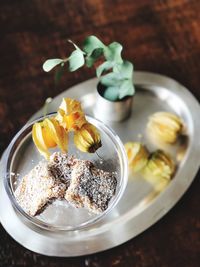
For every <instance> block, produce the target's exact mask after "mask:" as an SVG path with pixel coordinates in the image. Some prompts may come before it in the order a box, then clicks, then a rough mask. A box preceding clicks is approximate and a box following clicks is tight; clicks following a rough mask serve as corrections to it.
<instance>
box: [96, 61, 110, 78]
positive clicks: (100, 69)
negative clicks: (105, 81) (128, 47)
mask: <svg viewBox="0 0 200 267" xmlns="http://www.w3.org/2000/svg"><path fill="white" fill-rule="evenodd" d="M112 67H113V63H112V62H111V61H106V62H104V63H102V64H101V65H99V66H98V67H97V69H96V74H97V77H98V78H99V77H100V76H101V75H102V73H103V72H104V71H107V70H109V69H111V68H112Z"/></svg>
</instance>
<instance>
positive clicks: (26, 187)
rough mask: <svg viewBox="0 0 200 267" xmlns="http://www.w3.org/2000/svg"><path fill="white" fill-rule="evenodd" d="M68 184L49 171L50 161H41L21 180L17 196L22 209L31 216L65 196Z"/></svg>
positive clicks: (16, 192)
mask: <svg viewBox="0 0 200 267" xmlns="http://www.w3.org/2000/svg"><path fill="white" fill-rule="evenodd" d="M66 188H67V184H66V183H64V182H63V181H61V180H60V179H57V177H55V176H54V175H52V171H49V167H48V163H46V162H43V161H41V162H39V164H38V165H36V166H35V167H34V168H33V169H32V170H31V171H30V172H29V173H28V174H27V175H25V176H24V177H23V178H22V180H21V181H20V184H19V186H18V187H17V189H16V191H15V197H16V200H17V202H18V203H19V205H20V206H21V207H22V209H23V210H24V211H25V212H26V213H28V214H29V215H31V216H35V215H37V214H39V213H40V212H41V211H42V210H43V208H44V207H45V206H46V205H47V204H48V203H49V202H51V201H52V200H53V199H56V198H63V197H64V195H65V191H66Z"/></svg>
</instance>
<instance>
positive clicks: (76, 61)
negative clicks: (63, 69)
mask: <svg viewBox="0 0 200 267" xmlns="http://www.w3.org/2000/svg"><path fill="white" fill-rule="evenodd" d="M68 60H69V71H75V70H77V69H79V68H80V67H82V66H83V65H84V63H85V59H84V55H83V52H82V51H81V50H74V51H73V52H72V53H71V55H70V57H69V58H68Z"/></svg>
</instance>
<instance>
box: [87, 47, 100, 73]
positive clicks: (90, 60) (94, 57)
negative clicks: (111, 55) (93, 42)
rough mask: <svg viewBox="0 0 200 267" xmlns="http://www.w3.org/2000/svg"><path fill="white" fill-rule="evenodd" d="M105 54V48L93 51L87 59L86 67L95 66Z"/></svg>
mask: <svg viewBox="0 0 200 267" xmlns="http://www.w3.org/2000/svg"><path fill="white" fill-rule="evenodd" d="M102 54H103V48H96V49H94V50H93V51H92V53H91V54H90V55H89V56H88V57H86V59H85V61H86V65H87V66H88V67H89V68H90V67H92V66H93V64H94V63H95V61H96V60H97V59H98V58H99V57H100V56H101V55H102Z"/></svg>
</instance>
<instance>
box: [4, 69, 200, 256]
mask: <svg viewBox="0 0 200 267" xmlns="http://www.w3.org/2000/svg"><path fill="white" fill-rule="evenodd" d="M144 77H145V79H144ZM155 80H156V81H157V84H158V86H159V87H163V88H167V89H168V90H169V89H172V91H173V92H174V91H175V92H176V93H177V92H178V93H179V94H180V93H181V98H182V99H187V105H188V104H189V105H190V107H191V110H190V111H191V114H192V115H193V120H194V122H195V123H194V124H195V126H196V127H195V129H194V130H195V136H196V137H198V136H199V135H200V122H199V120H198V114H199V115H200V106H199V103H198V101H197V100H196V99H195V97H194V96H193V95H192V94H191V92H189V91H188V90H187V89H186V88H185V87H184V86H182V85H181V84H180V83H178V82H177V81H175V80H173V79H171V78H168V77H166V76H163V75H160V74H154V73H149V72H137V71H136V72H135V84H138V83H139V84H140V85H144V86H151V85H154V86H155ZM140 81H142V83H141V82H140ZM96 82H97V79H96V78H93V79H90V80H87V81H85V82H82V83H79V84H77V85H75V86H73V87H71V88H69V89H68V90H66V91H64V92H62V93H61V94H59V95H58V96H56V97H55V98H54V101H56V99H58V98H61V97H62V95H64V94H66V93H67V95H68V96H69V97H70V96H72V95H73V94H74V92H75V91H76V92H79V90H80V89H79V87H84V86H85V85H87V86H88V84H89V85H90V87H91V88H92V87H93V86H94V85H95V84H96ZM88 87H89V86H88ZM73 97H76V98H80V97H77V95H73ZM41 112H42V109H40V110H39V111H38V112H36V113H35V114H34V116H33V117H31V120H32V119H33V118H35V117H37V116H38V115H39V114H41ZM197 140H198V138H197ZM192 148H194V151H193V158H194V157H195V158H196V157H198V156H199V157H198V158H199V164H198V162H197V164H194V163H193V172H192V174H190V178H189V179H185V180H184V183H183V181H182V183H183V184H182V188H181V189H182V190H181V191H179V192H175V191H174V190H173V189H174V186H175V185H174V186H172V185H171V186H169V187H168V188H166V190H165V191H164V192H162V194H160V195H159V196H158V197H157V198H156V199H155V201H153V203H152V204H151V207H150V209H149V207H147V209H145V210H144V211H142V212H141V213H139V214H137V215H136V216H133V218H131V217H130V213H132V210H130V211H129V212H128V214H127V213H126V214H125V215H126V216H125V215H123V220H122V218H121V217H119V218H118V220H117V222H116V223H115V225H114V226H112V228H111V229H109V226H110V224H111V222H110V224H108V225H106V227H103V229H104V232H103V234H102V227H101V232H99V233H98V231H97V234H96V239H98V236H99V235H102V239H103V241H104V242H103V243H104V246H102V244H101V245H100V246H98V245H96V244H94V242H91V244H90V245H85V246H84V247H83V248H82V249H81V248H79V251H73V252H71V251H67V250H66V251H65V250H64V251H63V250H60V252H56V253H55V252H54V253H53V252H52V251H51V252H49V251H47V249H44V248H43V251H41V248H40V249H38V242H39V239H40V238H41V236H40V235H41V233H39V232H37V233H35V235H36V236H37V238H36V241H35V242H31V243H28V242H26V243H23V244H22V242H20V236H19V235H17V234H16V233H14V231H13V229H12V227H11V225H9V224H7V225H6V218H5V214H4V213H3V212H2V207H1V206H0V218H1V222H2V225H3V226H4V228H5V229H6V230H7V232H8V233H9V234H10V235H11V236H12V237H13V238H14V239H15V240H16V241H17V242H19V243H21V244H22V245H24V246H25V247H27V248H28V249H30V250H33V251H35V252H38V253H42V254H45V255H49V256H81V255H86V254H92V253H95V252H100V251H103V250H106V249H109V248H113V247H115V246H117V245H120V244H122V243H124V242H126V241H128V240H129V239H131V238H133V237H135V236H136V235H138V234H140V233H141V232H143V231H144V230H146V229H147V228H149V227H150V226H151V225H153V224H154V223H156V222H157V221H158V220H159V219H161V218H162V217H163V216H164V215H165V214H166V213H167V212H168V211H169V210H170V209H171V208H173V206H174V205H175V204H176V203H177V202H178V200H179V199H180V198H181V197H182V195H183V194H184V193H185V192H186V190H187V189H188V188H189V186H190V184H191V183H192V181H193V180H194V178H195V175H196V173H197V171H198V168H199V165H200V140H199V141H197V142H196V143H195V146H194V144H193V147H192ZM197 165H198V166H197ZM1 180H2V179H1ZM171 183H173V184H174V183H177V181H176V180H173V181H172V182H171ZM179 186H180V184H179ZM1 188H2V186H1ZM2 193H3V192H1V194H0V199H1V198H2V196H3V194H2ZM168 195H171V196H173V201H170V197H168ZM5 197H6V196H5V194H4V198H5ZM166 198H167V199H166ZM163 199H164V200H166V205H165V207H164V208H162V207H161V206H160V207H159V205H158V202H160V201H161V202H162V201H163ZM159 200H160V201H159ZM0 203H2V201H0ZM11 209H12V208H11ZM11 209H10V207H9V210H8V212H10V214H12V216H13V214H14V213H12V210H11ZM152 209H154V215H153V216H152ZM15 216H16V215H15ZM146 216H148V219H149V220H148V225H147V224H146V220H145V217H146ZM16 217H17V216H16ZM15 219H18V224H20V222H21V221H20V220H19V218H15ZM133 219H134V221H133ZM127 220H128V223H129V224H128V226H127ZM139 221H140V223H139V224H138V223H137V222H139ZM21 224H22V223H21ZM21 227H22V229H23V231H24V232H27V230H28V229H27V227H26V226H25V225H23V226H21ZM125 227H126V228H127V227H128V229H127V230H126V231H124V233H123V235H120V236H119V235H117V239H116V237H115V238H113V237H114V236H115V235H116V234H117V233H118V232H119V230H120V229H122V228H125ZM134 227H135V228H134ZM130 228H133V229H134V231H133V230H132V229H130ZM29 230H30V231H33V230H31V229H29ZM28 232H29V231H28ZM133 232H134V233H133ZM93 233H94V229H92V230H89V232H88V235H87V236H88V237H89V238H90V240H92V237H93ZM81 236H82V234H81V233H79V237H78V238H77V237H76V238H75V239H74V240H73V237H67V238H68V240H69V241H70V242H71V241H74V242H72V243H73V246H74V247H75V249H76V242H78V241H77V240H79V239H80V238H81ZM108 236H111V237H112V242H111V240H109V238H108ZM47 240H48V241H49V242H50V241H51V243H52V244H53V243H55V240H54V242H53V241H52V239H51V237H49V236H48V237H47V238H46V241H47ZM92 241H94V240H92ZM73 246H72V247H73ZM39 247H40V246H39Z"/></svg>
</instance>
